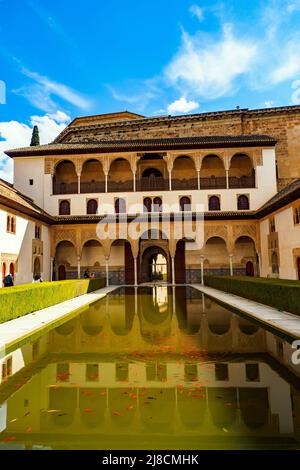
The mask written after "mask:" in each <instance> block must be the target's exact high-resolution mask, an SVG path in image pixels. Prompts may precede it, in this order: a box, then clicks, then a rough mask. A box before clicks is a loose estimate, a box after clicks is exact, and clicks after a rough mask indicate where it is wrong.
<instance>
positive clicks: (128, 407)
mask: <svg viewBox="0 0 300 470" xmlns="http://www.w3.org/2000/svg"><path fill="white" fill-rule="evenodd" d="M133 408H134V406H133V405H128V406H127V408H126V409H127V410H128V411H130V410H133Z"/></svg>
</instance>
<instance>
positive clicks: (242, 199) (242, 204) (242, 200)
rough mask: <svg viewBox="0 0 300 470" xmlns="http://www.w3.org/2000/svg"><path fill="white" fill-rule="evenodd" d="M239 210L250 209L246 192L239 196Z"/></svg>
mask: <svg viewBox="0 0 300 470" xmlns="http://www.w3.org/2000/svg"><path fill="white" fill-rule="evenodd" d="M238 210H240V211H247V210H249V198H248V196H245V195H244V194H241V195H240V196H239V197H238Z"/></svg>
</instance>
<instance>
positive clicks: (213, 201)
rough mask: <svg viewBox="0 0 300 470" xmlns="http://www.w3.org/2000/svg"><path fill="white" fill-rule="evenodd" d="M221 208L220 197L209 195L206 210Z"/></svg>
mask: <svg viewBox="0 0 300 470" xmlns="http://www.w3.org/2000/svg"><path fill="white" fill-rule="evenodd" d="M220 208H221V205H220V198H219V197H218V196H211V197H210V198H209V202H208V210H210V211H219V210H220Z"/></svg>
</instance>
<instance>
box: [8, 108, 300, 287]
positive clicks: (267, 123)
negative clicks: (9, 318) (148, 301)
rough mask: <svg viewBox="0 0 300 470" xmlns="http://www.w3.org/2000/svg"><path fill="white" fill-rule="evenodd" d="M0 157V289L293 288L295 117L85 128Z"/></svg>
mask: <svg viewBox="0 0 300 470" xmlns="http://www.w3.org/2000/svg"><path fill="white" fill-rule="evenodd" d="M6 153H7V155H9V156H10V157H11V158H13V159H14V184H13V185H10V184H8V183H6V182H4V181H1V182H0V224H1V228H0V229H1V233H2V234H3V235H1V241H0V243H1V244H0V260H1V266H2V277H4V275H5V274H7V273H8V272H9V271H11V272H12V273H13V275H14V277H15V280H16V283H24V282H31V280H32V278H33V276H34V274H39V275H41V276H42V278H43V279H44V280H50V279H66V278H77V277H82V276H83V273H84V272H85V271H89V273H93V275H95V276H96V277H99V276H106V277H107V280H108V282H109V283H112V284H124V283H125V284H140V283H144V282H149V281H153V280H164V281H169V282H171V283H173V284H175V283H176V284H182V283H191V282H201V281H202V277H203V274H232V275H233V274H234V275H245V274H247V275H249V276H253V275H260V276H273V277H281V278H287V279H300V106H290V107H284V108H272V109H261V110H253V111H250V110H233V111H226V112H216V113H203V114H194V115H185V116H176V117H172V116H162V117H152V118H145V117H143V116H140V115H137V114H133V113H129V112H127V111H126V112H121V113H113V114H106V115H99V116H89V117H80V118H76V119H75V120H74V121H72V122H71V123H70V124H69V126H68V127H67V128H66V129H65V130H64V131H63V132H62V133H61V134H60V135H59V136H58V137H57V138H56V139H55V141H54V142H52V143H50V144H48V145H40V146H35V147H26V148H21V149H15V150H9V151H7V152H6ZM186 227H188V231H186ZM183 228H184V229H183Z"/></svg>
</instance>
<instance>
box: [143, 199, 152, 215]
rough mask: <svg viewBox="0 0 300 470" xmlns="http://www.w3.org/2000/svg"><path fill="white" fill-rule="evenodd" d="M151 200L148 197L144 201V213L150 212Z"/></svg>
mask: <svg viewBox="0 0 300 470" xmlns="http://www.w3.org/2000/svg"><path fill="white" fill-rule="evenodd" d="M151 206H152V200H151V198H150V197H145V199H144V212H151Z"/></svg>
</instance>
